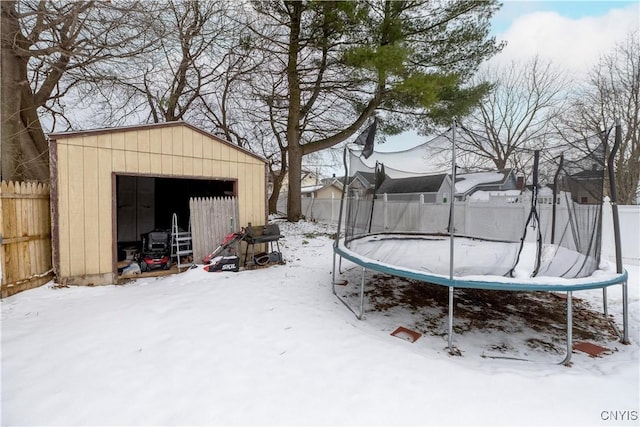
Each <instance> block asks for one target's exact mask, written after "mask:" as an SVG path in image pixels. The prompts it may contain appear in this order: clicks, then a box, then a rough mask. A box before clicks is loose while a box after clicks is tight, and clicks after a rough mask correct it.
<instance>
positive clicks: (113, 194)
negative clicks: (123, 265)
mask: <svg viewBox="0 0 640 427" xmlns="http://www.w3.org/2000/svg"><path fill="white" fill-rule="evenodd" d="M49 138H50V157H51V202H52V203H51V212H52V220H53V224H52V240H53V241H52V243H53V262H54V268H55V271H56V275H57V277H58V280H59V281H60V283H61V284H79V285H102V284H113V283H116V282H117V277H118V276H117V258H118V248H117V243H118V234H117V233H118V218H117V215H118V204H117V199H118V193H117V185H118V184H117V182H118V177H119V176H129V177H143V178H144V177H148V178H157V179H166V178H169V179H172V180H174V179H175V180H192V181H194V180H207V181H211V183H210V184H212V185H214V186H215V185H216V184H215V182H214V181H220V186H226V185H229V186H232V189H233V193H234V194H235V195H236V196H237V198H238V203H239V218H238V219H237V223H236V224H237V226H238V227H240V226H244V225H246V224H247V223H249V222H251V223H254V224H259V223H265V222H266V220H267V196H266V188H267V183H266V177H267V173H268V171H267V162H266V160H265V159H264V158H262V157H260V156H258V155H256V154H254V153H251V152H249V151H248V150H246V149H243V148H241V147H237V146H235V145H233V144H232V143H230V142H228V141H224V140H221V139H220V138H218V137H215V136H214V135H212V134H210V133H208V132H205V131H203V130H201V129H198V128H196V127H194V126H191V125H189V124H186V123H184V122H172V123H161V124H152V125H142V126H128V127H123V128H110V129H97V130H94V131H78V132H65V133H56V134H51V135H50V136H49ZM165 182H166V181H165ZM224 182H226V184H225V183H224ZM166 183H168V184H170V185H169V187H171V185H175V186H179V185H180V184H179V183H177V182H176V183H173V184H172V183H171V182H170V181H169V182H166ZM187 183H188V182H187ZM210 184H203V185H204V187H206V186H207V185H210ZM214 188H220V187H214ZM207 191H208V190H207ZM214 191H217V190H214ZM225 191H227V190H225ZM228 191H231V188H228ZM167 197H169V198H170V197H171V194H168V195H167ZM108 198H110V199H111V200H108ZM158 206H160V207H158ZM158 206H156V204H155V202H154V207H153V209H154V210H155V209H162V205H158Z"/></svg>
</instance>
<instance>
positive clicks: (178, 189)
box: [115, 175, 237, 260]
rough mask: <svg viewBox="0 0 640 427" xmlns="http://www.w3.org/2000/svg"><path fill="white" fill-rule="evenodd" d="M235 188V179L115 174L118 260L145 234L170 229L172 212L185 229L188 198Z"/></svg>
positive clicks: (224, 193)
mask: <svg viewBox="0 0 640 427" xmlns="http://www.w3.org/2000/svg"><path fill="white" fill-rule="evenodd" d="M236 188H237V182H236V181H235V180H208V179H187V178H173V177H171V178H170V177H150V176H135V175H117V176H116V192H115V193H116V205H117V208H116V228H117V233H116V234H117V245H118V260H120V259H124V258H123V257H130V256H131V254H132V253H133V252H134V251H135V249H136V248H140V247H141V244H142V235H144V234H145V233H148V232H150V231H154V230H161V231H170V229H171V219H172V217H173V214H174V213H175V214H177V217H178V225H179V227H180V228H182V229H184V230H187V229H188V228H189V219H190V215H191V213H190V208H189V200H190V199H191V198H211V197H215V198H228V197H231V196H234V195H235V194H236Z"/></svg>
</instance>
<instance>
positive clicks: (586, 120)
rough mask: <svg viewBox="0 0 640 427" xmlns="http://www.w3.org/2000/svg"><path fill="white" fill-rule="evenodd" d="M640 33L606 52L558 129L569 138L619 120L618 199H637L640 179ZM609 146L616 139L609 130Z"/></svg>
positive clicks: (627, 201)
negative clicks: (620, 136)
mask: <svg viewBox="0 0 640 427" xmlns="http://www.w3.org/2000/svg"><path fill="white" fill-rule="evenodd" d="M639 38H640V33H638V32H637V31H635V32H632V33H630V34H629V35H628V37H627V39H626V40H625V41H624V42H621V43H619V44H618V45H616V47H615V49H614V50H613V51H612V52H610V53H608V54H605V55H603V56H602V57H601V58H600V61H599V62H598V64H597V65H596V66H594V68H593V69H592V70H591V72H590V74H589V77H588V80H587V82H586V84H584V85H583V86H582V87H581V88H580V89H579V90H576V92H575V94H574V96H573V97H572V99H571V108H570V109H569V110H568V111H567V113H566V114H564V115H563V120H562V122H561V124H560V125H559V130H560V131H561V132H562V134H563V135H564V138H565V139H566V140H568V141H572V140H577V141H582V139H581V138H584V137H585V136H588V135H593V134H597V133H600V132H602V131H610V130H611V129H612V128H613V127H614V126H615V125H616V122H617V121H618V120H619V121H620V123H621V125H622V129H623V135H622V142H621V146H620V148H619V150H618V156H617V158H616V160H615V177H616V183H617V190H618V191H617V193H618V202H619V203H621V204H632V203H635V202H637V200H638V199H637V197H638V184H639V179H640V55H638V52H640V41H639ZM610 135H611V137H610V140H609V147H610V146H611V143H612V141H613V132H611V133H610Z"/></svg>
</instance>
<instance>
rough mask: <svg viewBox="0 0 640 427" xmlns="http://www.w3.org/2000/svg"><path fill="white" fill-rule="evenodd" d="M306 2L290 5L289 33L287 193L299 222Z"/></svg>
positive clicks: (294, 219) (292, 218)
mask: <svg viewBox="0 0 640 427" xmlns="http://www.w3.org/2000/svg"><path fill="white" fill-rule="evenodd" d="M304 7H305V6H304V5H303V3H302V2H297V1H294V2H288V4H287V9H288V10H289V17H290V18H291V32H290V33H289V57H288V61H287V84H288V86H289V115H288V117H287V144H288V146H287V153H288V160H289V191H288V192H287V220H288V221H291V222H297V221H299V220H300V219H301V218H302V200H300V187H301V183H300V177H301V176H302V146H301V145H300V108H301V105H302V104H301V99H300V97H301V94H300V80H299V74H298V53H299V51H300V25H301V22H302V9H303V8H304Z"/></svg>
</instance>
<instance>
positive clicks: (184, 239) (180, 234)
mask: <svg viewBox="0 0 640 427" xmlns="http://www.w3.org/2000/svg"><path fill="white" fill-rule="evenodd" d="M187 255H193V247H192V246H191V221H189V231H181V230H180V227H178V215H177V214H175V213H174V214H173V217H172V218H171V259H173V258H174V257H175V258H176V265H177V266H178V272H180V270H181V269H182V268H186V267H185V264H182V263H181V262H182V258H183V257H185V256H187ZM192 265H193V262H190V263H189V265H188V267H191V266H192Z"/></svg>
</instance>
